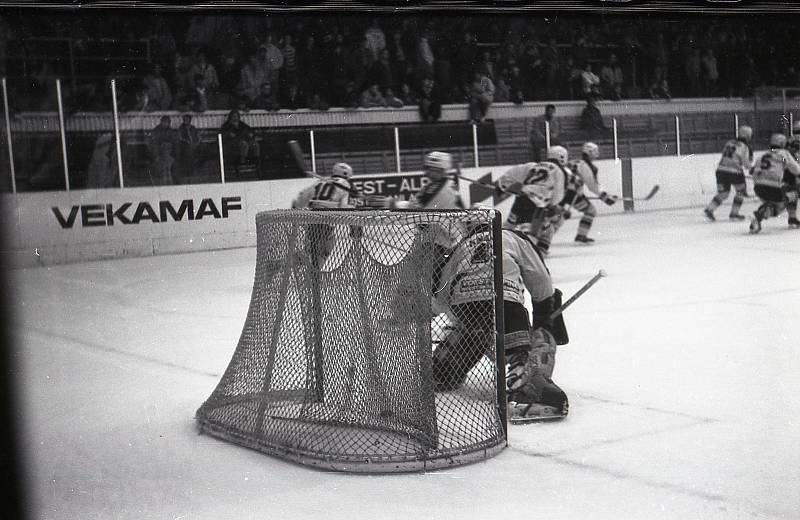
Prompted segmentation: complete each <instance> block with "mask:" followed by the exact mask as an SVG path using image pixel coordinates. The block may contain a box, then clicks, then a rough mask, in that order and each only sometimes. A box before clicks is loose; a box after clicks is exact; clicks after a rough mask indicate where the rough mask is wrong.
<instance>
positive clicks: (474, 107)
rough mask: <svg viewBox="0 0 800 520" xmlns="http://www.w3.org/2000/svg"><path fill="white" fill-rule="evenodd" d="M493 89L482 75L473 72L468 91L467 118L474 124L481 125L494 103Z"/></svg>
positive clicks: (492, 84) (491, 84)
mask: <svg viewBox="0 0 800 520" xmlns="http://www.w3.org/2000/svg"><path fill="white" fill-rule="evenodd" d="M494 92H495V87H494V83H492V80H491V79H489V76H487V75H486V74H484V73H481V72H475V75H474V76H473V79H472V84H471V85H470V90H469V118H470V121H472V122H474V123H482V122H483V120H484V119H486V112H487V111H488V110H489V106H490V105H491V104H492V102H493V101H494Z"/></svg>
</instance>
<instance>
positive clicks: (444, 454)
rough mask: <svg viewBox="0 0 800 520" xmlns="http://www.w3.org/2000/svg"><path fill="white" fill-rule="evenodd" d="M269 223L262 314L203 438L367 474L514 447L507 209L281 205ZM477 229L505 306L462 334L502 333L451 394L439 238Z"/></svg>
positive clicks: (205, 416) (258, 284)
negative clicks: (438, 351) (507, 368)
mask: <svg viewBox="0 0 800 520" xmlns="http://www.w3.org/2000/svg"><path fill="white" fill-rule="evenodd" d="M256 220H257V232H258V246H257V261H256V272H255V282H254V285H253V292H252V296H251V302H250V307H249V310H248V314H247V318H246V322H245V325H244V328H243V330H242V334H241V337H240V339H239V343H238V345H237V347H236V350H235V352H234V354H233V357H232V359H231V361H230V364H229V366H228V368H227V370H226V371H225V373H224V375H223V376H222V378H221V380H220V382H219V384H218V386H217V388H216V389H215V390H214V392H213V394H212V395H211V397H210V398H209V399H208V400H207V401H206V402H205V403H204V404H203V405H202V407H201V408H200V409H199V410H198V412H197V420H198V424H199V427H200V430H201V431H202V432H205V433H208V434H210V435H214V436H217V437H221V438H223V439H226V440H228V441H231V442H234V443H237V444H241V445H243V446H247V447H250V448H254V449H257V450H260V451H262V452H265V453H268V454H270V455H274V456H277V457H281V458H285V459H290V460H292V461H295V462H299V463H301V464H306V465H312V466H316V467H319V468H324V469H331V470H339V471H355V472H394V471H420V470H426V469H436V468H441V467H448V466H453V465H460V464H466V463H469V462H474V461H477V460H482V459H486V458H488V457H491V456H493V455H494V454H496V453H498V452H499V451H500V450H502V449H503V448H504V447H505V445H506V435H505V396H504V383H503V384H501V383H502V382H503V381H504V377H503V369H504V361H502V359H503V358H502V305H501V304H500V305H498V302H496V301H494V300H496V296H495V295H496V291H495V290H494V289H495V288H499V287H501V283H502V271H501V268H502V266H501V265H500V264H501V259H502V255H499V254H498V253H499V251H500V249H499V245H500V244H499V242H497V241H499V240H500V237H501V234H500V232H499V222H500V216H499V213H497V212H495V211H485V210H482V211H441V212H439V211H437V212H413V211H357V210H334V211H307V210H278V211H268V212H263V213H260V214H258V216H257V219H256ZM477 224H483V225H484V227H487V226H488V229H489V237H490V242H491V244H492V254H491V255H490V258H489V261H490V262H491V269H489V270H487V275H486V277H487V279H486V283H487V284H488V287H491V288H492V289H491V293H492V295H493V298H494V299H493V303H494V305H493V306H492V305H489V306H485V307H483V308H484V309H487V310H486V312H488V313H489V314H491V315H488V316H487V315H486V314H484V315H481V316H477V315H467V316H462V320H463V321H464V322H466V323H461V324H460V325H461V326H465V327H469V325H470V321H474V322H475V323H481V324H483V325H484V326H485V325H486V324H489V326H490V327H491V330H487V331H486V332H487V333H486V349H485V351H484V353H483V355H482V356H481V357H480V359H479V360H478V362H477V363H476V364H475V365H474V367H473V368H472V370H470V372H469V374H468V375H467V378H466V380H465V381H464V382H463V384H462V385H460V386H459V388H457V389H454V390H449V391H437V389H436V388H435V385H434V380H433V374H432V352H433V350H434V349H435V348H437V346H438V345H439V343H440V342H442V341H443V339H444V338H445V336H446V335H447V334H449V333H451V331H452V329H453V326H454V323H453V315H452V312H450V309H449V308H448V306H447V304H446V302H445V303H444V304H442V303H441V302H440V301H439V300H438V299H436V298H434V292H435V291H436V290H437V288H435V287H434V283H435V280H434V278H435V277H436V276H438V272H439V271H440V270H441V267H442V264H443V262H445V261H447V258H448V251H447V250H442V249H440V248H437V247H436V243H437V241H441V240H442V237H443V236H449V237H452V239H453V240H454V242H453V244H454V245H455V244H457V243H458V242H459V241H460V240H461V239H462V238H463V237H464V236H465V234H466V233H467V232H468V230H469V229H471V228H473V227H474V226H475V225H477ZM442 253H444V254H442ZM498 280H500V283H498ZM501 297H502V295H501ZM498 354H499V356H500V362H498Z"/></svg>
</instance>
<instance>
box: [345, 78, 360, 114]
mask: <svg viewBox="0 0 800 520" xmlns="http://www.w3.org/2000/svg"><path fill="white" fill-rule="evenodd" d="M360 101H361V100H360V98H359V95H358V92H356V84H355V82H354V81H348V82H347V83H345V85H344V95H343V96H342V107H344V108H358V105H359V102H360Z"/></svg>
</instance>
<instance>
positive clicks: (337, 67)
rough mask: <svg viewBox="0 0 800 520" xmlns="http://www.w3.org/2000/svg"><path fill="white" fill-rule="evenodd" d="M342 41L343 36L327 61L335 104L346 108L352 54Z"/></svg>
mask: <svg viewBox="0 0 800 520" xmlns="http://www.w3.org/2000/svg"><path fill="white" fill-rule="evenodd" d="M340 40H341V35H339V39H338V40H337V42H336V44H335V45H334V47H333V50H332V51H331V54H330V56H328V59H327V60H325V61H326V63H327V65H328V67H329V69H328V74H327V77H328V80H329V81H330V85H331V89H332V92H331V93H332V95H333V102H334V104H336V105H339V106H344V91H345V85H347V79H348V77H347V70H348V68H349V66H350V54H349V53H348V52H347V49H345V47H344V45H343V44H342V42H341V41H340ZM304 72H305V71H304Z"/></svg>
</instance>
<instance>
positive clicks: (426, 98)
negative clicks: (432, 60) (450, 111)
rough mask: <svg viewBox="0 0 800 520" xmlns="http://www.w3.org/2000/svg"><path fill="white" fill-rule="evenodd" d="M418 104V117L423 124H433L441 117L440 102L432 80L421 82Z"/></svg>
mask: <svg viewBox="0 0 800 520" xmlns="http://www.w3.org/2000/svg"><path fill="white" fill-rule="evenodd" d="M405 86H407V85H405ZM418 102H419V115H420V118H421V119H422V121H423V122H425V123H433V122H436V121H438V120H439V118H440V117H442V100H441V97H440V96H439V91H438V89H437V88H436V87H435V85H434V82H433V80H432V79H426V80H425V81H423V82H422V94H421V95H420V98H419V101H418ZM406 104H408V103H406Z"/></svg>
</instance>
